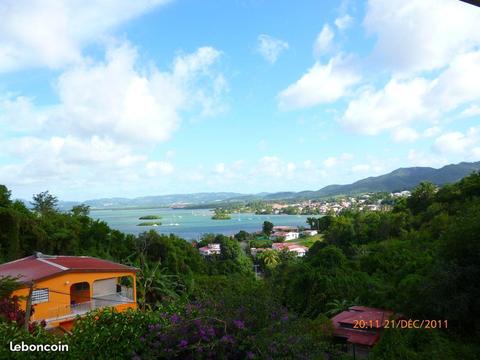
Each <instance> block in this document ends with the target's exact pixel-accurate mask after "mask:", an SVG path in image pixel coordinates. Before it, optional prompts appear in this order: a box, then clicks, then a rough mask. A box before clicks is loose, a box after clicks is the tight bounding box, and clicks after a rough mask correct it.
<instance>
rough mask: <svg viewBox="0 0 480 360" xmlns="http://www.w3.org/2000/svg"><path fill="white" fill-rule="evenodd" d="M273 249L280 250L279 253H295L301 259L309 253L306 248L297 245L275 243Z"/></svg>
mask: <svg viewBox="0 0 480 360" xmlns="http://www.w3.org/2000/svg"><path fill="white" fill-rule="evenodd" d="M272 249H273V250H279V251H282V250H286V251H290V252H295V253H297V256H299V257H302V256H305V254H306V253H307V251H308V248H307V247H306V246H303V245H299V244H296V243H273V244H272Z"/></svg>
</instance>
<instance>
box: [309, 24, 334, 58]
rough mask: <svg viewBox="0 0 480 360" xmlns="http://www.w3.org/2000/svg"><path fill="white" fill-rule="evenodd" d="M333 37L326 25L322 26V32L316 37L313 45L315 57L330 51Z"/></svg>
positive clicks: (331, 31)
mask: <svg viewBox="0 0 480 360" xmlns="http://www.w3.org/2000/svg"><path fill="white" fill-rule="evenodd" d="M334 36H335V34H334V33H333V30H332V29H331V28H330V26H329V25H328V24H325V25H323V28H322V31H320V33H319V34H318V35H317V38H316V39H315V44H314V45H313V51H314V53H315V55H316V56H320V55H322V54H324V53H326V52H328V50H330V47H331V45H332V41H333V38H334Z"/></svg>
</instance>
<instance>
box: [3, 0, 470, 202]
mask: <svg viewBox="0 0 480 360" xmlns="http://www.w3.org/2000/svg"><path fill="white" fill-rule="evenodd" d="M0 17H1V18H2V19H4V20H3V21H2V22H1V24H0V183H3V184H5V185H7V186H8V187H9V188H10V189H12V191H13V195H14V196H15V197H21V198H30V197H31V195H32V194H34V193H37V192H40V191H43V190H46V189H48V190H50V191H51V192H52V193H54V194H56V195H58V196H59V197H60V198H62V199H65V200H67V199H68V200H84V199H89V198H98V197H111V196H125V197H134V196H143V195H154V194H171V193H191V192H200V191H235V192H245V193H253V192H263V191H267V192H274V191H283V190H295V191H299V190H305V189H319V188H321V187H322V186H325V185H328V184H332V183H349V182H352V181H354V180H357V179H360V178H364V177H367V176H373V175H379V174H382V173H385V172H388V171H391V170H394V169H395V168H398V167H405V166H434V167H439V166H443V165H445V164H448V163H452V162H460V161H478V160H480V126H479V125H480V124H479V120H480V87H479V86H478V83H479V82H480V33H479V32H478V31H477V30H478V26H477V24H478V23H479V22H480V9H478V8H475V7H473V6H471V5H468V4H465V3H462V2H460V1H457V0H441V1H438V0H409V1H404V0H392V1H380V0H369V1H353V0H352V1H341V0H338V1H297V2H293V1H267V0H263V1H262V0H232V1H213V0H205V1H193V0H171V1H167V0H138V1H135V2H130V1H116V2H112V1H106V0H105V1H95V2H89V1H86V2H85V1H60V0H58V1H53V0H52V1H39V0H37V1H33V0H29V1H24V2H17V1H13V0H12V1H11V0H3V1H0Z"/></svg>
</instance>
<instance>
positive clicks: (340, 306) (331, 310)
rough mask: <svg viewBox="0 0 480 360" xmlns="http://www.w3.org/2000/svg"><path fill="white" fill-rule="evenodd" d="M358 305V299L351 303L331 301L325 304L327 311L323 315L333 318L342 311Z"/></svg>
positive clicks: (347, 301)
mask: <svg viewBox="0 0 480 360" xmlns="http://www.w3.org/2000/svg"><path fill="white" fill-rule="evenodd" d="M358 303H359V299H358V298H356V299H355V300H353V301H349V300H345V299H343V300H333V301H331V302H328V303H327V308H328V310H327V311H326V312H325V315H327V316H334V315H337V314H339V313H341V312H342V311H345V310H348V308H349V307H351V306H354V305H356V304H358Z"/></svg>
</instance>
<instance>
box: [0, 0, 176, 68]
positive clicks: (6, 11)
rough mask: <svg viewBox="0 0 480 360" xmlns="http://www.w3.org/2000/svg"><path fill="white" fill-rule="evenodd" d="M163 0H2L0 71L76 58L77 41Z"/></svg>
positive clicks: (69, 61) (89, 38) (55, 65)
mask: <svg viewBox="0 0 480 360" xmlns="http://www.w3.org/2000/svg"><path fill="white" fill-rule="evenodd" d="M168 1H169V0H137V1H110V0H99V1H74V0H28V1H15V0H6V1H2V2H1V3H0V18H1V19H2V21H0V72H2V71H10V70H17V69H21V68H25V67H36V66H46V67H50V68H60V67H63V66H64V65H66V64H72V63H76V62H79V61H81V59H82V47H84V46H85V45H87V44H89V43H91V42H94V41H100V40H102V39H103V38H104V37H105V36H108V35H109V34H110V33H111V32H112V31H114V30H115V28H117V27H118V26H119V25H121V24H122V23H125V22H127V21H128V20H130V19H133V18H135V17H137V16H139V15H141V14H143V13H145V12H147V11H149V10H151V9H152V8H154V7H156V6H159V5H162V4H165V3H167V2H168Z"/></svg>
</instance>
